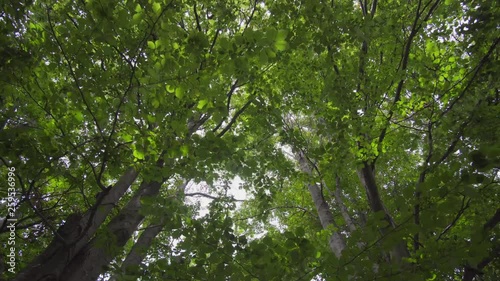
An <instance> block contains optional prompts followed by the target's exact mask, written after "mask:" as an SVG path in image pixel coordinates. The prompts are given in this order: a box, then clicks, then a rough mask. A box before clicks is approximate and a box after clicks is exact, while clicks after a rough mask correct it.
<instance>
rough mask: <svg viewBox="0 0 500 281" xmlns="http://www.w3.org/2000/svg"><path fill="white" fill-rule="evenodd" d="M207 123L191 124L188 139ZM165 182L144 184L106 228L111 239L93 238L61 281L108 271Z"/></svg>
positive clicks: (92, 277) (90, 280) (90, 277)
mask: <svg viewBox="0 0 500 281" xmlns="http://www.w3.org/2000/svg"><path fill="white" fill-rule="evenodd" d="M207 119H208V117H207V116H201V117H200V118H199V119H197V120H190V121H189V122H188V134H187V136H186V138H189V137H190V136H191V135H192V134H193V133H194V132H195V131H196V130H198V128H199V127H200V126H201V125H203V123H204V122H205V121H206V120H207ZM169 162H173V161H169ZM170 164H173V163H170ZM157 165H158V166H160V167H163V166H164V163H163V160H162V159H160V160H158V163H157ZM164 181H165V179H164V180H163V181H162V182H157V181H152V182H143V183H142V184H141V186H140V187H139V189H138V190H137V192H136V194H135V195H134V196H133V197H132V199H130V201H129V202H128V203H127V205H125V206H124V207H123V208H122V209H121V211H120V212H119V213H118V215H116V216H115V217H114V218H113V219H112V220H111V221H110V222H109V223H108V225H107V226H106V232H107V233H106V235H107V236H109V237H102V235H100V236H96V237H94V238H92V240H91V241H90V242H89V243H87V244H86V245H85V247H83V248H82V249H81V250H80V251H79V252H78V254H77V255H75V258H73V260H71V262H70V263H69V264H68V265H67V266H66V268H65V269H64V271H63V272H62V274H61V280H64V281H84V280H85V281H94V280H96V279H97V278H98V277H99V275H100V274H102V273H103V272H105V271H107V266H108V265H109V263H110V262H111V261H112V260H113V259H114V258H115V257H116V256H117V255H118V254H119V253H120V252H121V251H122V248H123V246H124V245H125V244H126V243H127V241H128V240H129V239H130V238H131V237H132V234H133V233H134V231H136V230H137V228H138V226H139V225H140V223H141V222H142V220H143V219H144V216H143V215H142V214H141V213H140V212H139V210H140V208H141V201H142V199H144V198H146V197H152V196H157V195H158V193H159V191H160V187H161V185H162V184H163V182H164ZM106 238H108V239H109V240H106Z"/></svg>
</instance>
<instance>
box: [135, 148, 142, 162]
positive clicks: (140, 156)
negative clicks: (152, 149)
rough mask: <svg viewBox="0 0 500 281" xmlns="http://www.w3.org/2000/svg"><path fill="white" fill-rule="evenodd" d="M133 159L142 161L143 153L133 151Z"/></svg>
mask: <svg viewBox="0 0 500 281" xmlns="http://www.w3.org/2000/svg"><path fill="white" fill-rule="evenodd" d="M133 154H134V157H135V158H136V159H138V160H144V152H142V151H139V150H134V152H133Z"/></svg>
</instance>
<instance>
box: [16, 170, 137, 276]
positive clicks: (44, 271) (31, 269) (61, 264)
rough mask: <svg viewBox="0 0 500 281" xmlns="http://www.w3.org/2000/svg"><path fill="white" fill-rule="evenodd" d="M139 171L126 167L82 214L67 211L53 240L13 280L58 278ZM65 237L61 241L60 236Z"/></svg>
mask: <svg viewBox="0 0 500 281" xmlns="http://www.w3.org/2000/svg"><path fill="white" fill-rule="evenodd" d="M137 175H138V172H137V171H136V170H135V169H133V168H129V169H128V170H127V171H126V172H125V173H124V174H123V175H122V176H121V177H120V179H119V180H118V182H117V183H116V184H115V185H114V186H113V187H112V188H111V189H110V190H109V191H108V193H107V194H106V195H104V196H103V197H102V200H101V201H100V202H96V204H95V205H94V207H93V208H91V209H90V210H88V211H87V212H86V213H85V214H84V215H83V216H79V215H77V214H72V215H70V216H69V217H68V218H67V219H66V222H65V223H64V225H62V226H61V227H60V228H59V230H58V236H57V237H55V238H54V240H53V241H52V243H51V244H50V245H49V246H48V247H47V248H46V249H45V250H44V251H43V252H42V253H41V254H40V255H39V256H38V257H37V258H35V260H33V261H32V262H31V263H30V265H28V266H27V267H26V268H25V269H24V270H23V271H21V272H20V273H19V274H18V275H17V276H16V278H15V279H14V281H39V280H40V281H41V280H59V276H60V274H61V273H62V271H63V270H64V268H65V267H66V266H67V265H68V264H69V263H70V261H71V259H72V258H73V257H74V256H75V255H76V254H77V253H78V252H79V251H80V250H81V249H82V248H83V247H84V246H85V244H86V243H87V242H88V241H89V240H90V238H92V237H93V236H94V234H95V233H96V231H97V229H98V228H99V226H100V225H101V224H102V223H103V222H104V220H105V219H106V218H107V216H108V215H109V213H110V212H111V210H112V209H113V208H114V206H115V205H116V203H118V201H119V200H120V198H121V197H122V196H123V195H124V194H125V192H126V191H127V190H128V188H129V187H130V185H132V183H133V182H134V181H135V179H136V178H137ZM61 238H62V239H64V241H62V240H61Z"/></svg>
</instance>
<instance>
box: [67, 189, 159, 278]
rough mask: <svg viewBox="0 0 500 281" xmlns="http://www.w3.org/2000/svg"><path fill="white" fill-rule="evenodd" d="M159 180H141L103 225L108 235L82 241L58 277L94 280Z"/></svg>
mask: <svg viewBox="0 0 500 281" xmlns="http://www.w3.org/2000/svg"><path fill="white" fill-rule="evenodd" d="M161 184H162V183H160V182H151V183H143V184H141V188H140V189H139V190H138V192H137V193H136V194H135V195H134V197H132V199H131V200H130V201H129V202H128V203H127V205H125V207H123V209H122V210H121V211H120V212H119V213H118V215H117V216H115V217H114V218H113V219H112V220H111V221H110V222H109V224H108V225H107V227H106V230H107V232H108V237H102V236H96V237H94V238H93V239H92V240H91V241H90V242H89V243H88V244H87V245H85V247H84V248H83V249H82V250H80V252H79V253H78V254H77V255H76V256H75V258H74V259H73V260H72V261H71V263H70V264H69V265H68V266H67V267H66V268H65V270H64V272H63V273H62V275H61V280H65V281H80V280H82V281H83V280H88V281H91V280H97V278H98V277H99V275H100V274H101V273H103V272H104V271H106V267H107V266H108V264H109V263H110V262H111V261H112V260H113V259H114V258H115V256H116V255H117V254H118V253H119V252H120V251H121V248H122V247H123V246H124V245H125V244H126V243H127V241H128V240H129V239H130V237H132V234H133V233H134V231H135V230H136V229H137V227H138V226H139V224H140V223H141V222H142V220H143V219H144V216H143V215H141V214H140V213H139V209H140V207H141V199H143V198H144V197H146V196H155V195H157V194H158V192H159V190H160V187H161ZM106 239H111V240H106Z"/></svg>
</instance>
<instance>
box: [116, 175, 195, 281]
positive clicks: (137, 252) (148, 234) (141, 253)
mask: <svg viewBox="0 0 500 281" xmlns="http://www.w3.org/2000/svg"><path fill="white" fill-rule="evenodd" d="M187 184H188V181H186V182H184V183H182V184H181V185H179V186H178V187H177V190H178V191H184V189H185V188H186V186H187ZM164 227H165V221H164V220H161V221H159V222H157V223H154V222H153V223H150V224H149V225H148V226H147V227H146V229H144V231H143V232H142V233H141V234H140V236H139V238H138V239H137V241H136V242H135V243H134V246H132V249H130V252H129V253H128V255H127V257H126V258H125V260H123V262H122V264H121V266H120V269H121V273H123V274H126V273H127V272H128V271H129V270H130V269H131V268H134V267H138V266H140V264H141V263H142V261H143V260H144V258H145V257H146V254H147V251H148V249H149V248H150V247H151V245H152V243H153V241H154V239H155V238H156V236H158V234H160V232H161V231H162V230H163V228H164ZM116 280H117V276H116V275H113V276H112V277H111V278H110V279H109V281H116Z"/></svg>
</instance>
